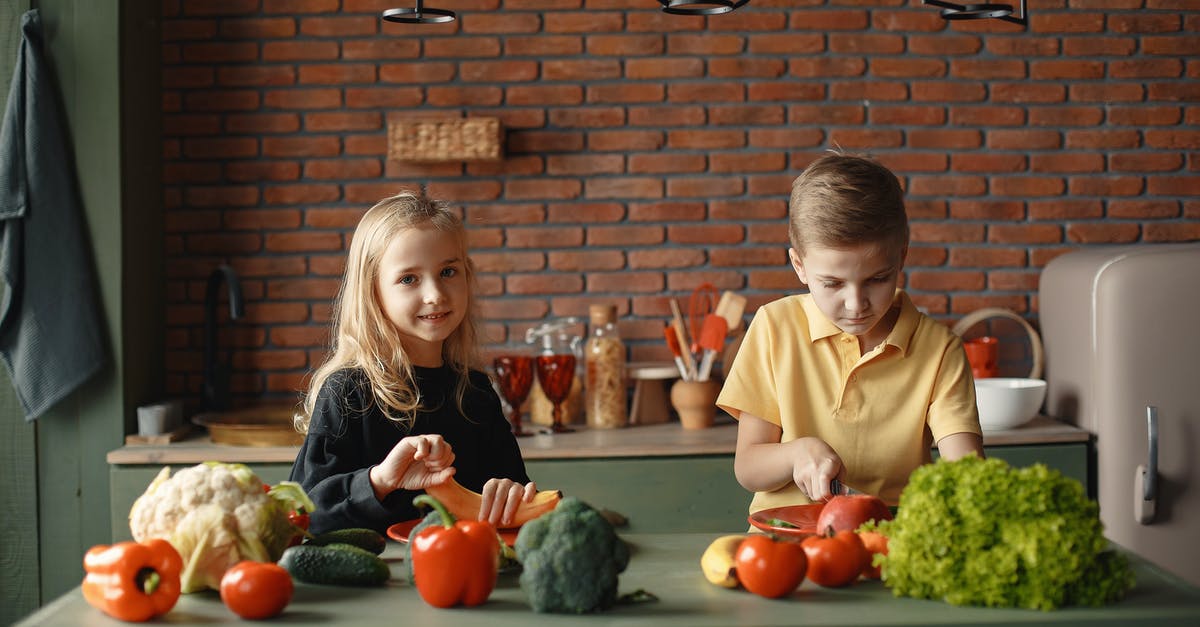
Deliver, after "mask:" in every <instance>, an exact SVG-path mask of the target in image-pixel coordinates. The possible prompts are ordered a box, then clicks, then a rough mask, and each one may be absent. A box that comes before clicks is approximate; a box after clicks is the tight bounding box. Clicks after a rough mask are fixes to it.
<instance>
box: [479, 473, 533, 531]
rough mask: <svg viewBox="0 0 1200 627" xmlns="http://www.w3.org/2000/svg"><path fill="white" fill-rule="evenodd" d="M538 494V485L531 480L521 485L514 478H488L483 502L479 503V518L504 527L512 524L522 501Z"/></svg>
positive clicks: (526, 500) (501, 527) (484, 488)
mask: <svg viewBox="0 0 1200 627" xmlns="http://www.w3.org/2000/svg"><path fill="white" fill-rule="evenodd" d="M535 494H537V485H536V484H534V482H532V481H530V482H529V483H526V484H525V485H521V484H519V483H517V482H516V481H513V480H512V479H497V478H492V479H488V480H487V483H485V484H483V502H482V503H480V505H479V520H486V521H488V522H490V523H492V524H493V525H495V526H496V527H497V528H500V529H503V528H504V527H507V526H509V525H511V524H512V520H513V516H514V515H516V513H517V507H518V506H519V505H520V504H521V501H525V502H527V503H528V502H529V501H532V500H533V497H534V495H535Z"/></svg>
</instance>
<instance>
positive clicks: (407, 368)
mask: <svg viewBox="0 0 1200 627" xmlns="http://www.w3.org/2000/svg"><path fill="white" fill-rule="evenodd" d="M414 228H434V229H437V230H439V231H443V232H446V233H450V234H453V235H454V237H455V238H456V239H457V240H458V243H459V247H460V248H461V250H462V259H463V266H464V274H465V275H466V276H465V278H466V281H467V285H468V286H469V287H468V290H467V303H466V312H467V313H466V316H465V317H464V318H463V321H462V323H461V324H459V326H458V328H457V329H455V330H454V331H453V332H452V333H451V334H450V336H449V337H447V338H446V341H445V342H444V343H443V344H442V358H443V360H444V361H445V363H446V365H447V366H449V367H450V368H451V370H453V371H454V372H455V373H456V374H457V375H458V377H457V378H458V383H457V386H456V389H455V402H456V403H457V405H458V407H459V410H460V411H461V410H462V400H463V396H464V395H465V393H466V390H467V386H468V385H469V384H470V381H469V372H470V369H471V366H472V365H474V364H476V363H477V362H478V352H477V350H478V348H477V338H478V327H477V324H478V323H477V322H476V312H475V307H476V304H475V295H474V292H475V290H474V287H475V269H474V266H473V265H472V263H471V260H470V258H468V257H467V234H466V229H465V228H464V227H463V223H462V220H460V219H459V217H458V216H457V215H455V214H454V213H453V212H452V211H451V210H450V209H449V208H448V207H447V206H446V205H445V204H444V203H441V202H438V201H434V200H430V199H429V198H427V197H426V196H425V194H424V192H422V193H420V194H413V193H411V192H401V193H400V194H397V195H395V196H392V197H390V198H385V199H383V200H381V201H379V202H378V203H376V204H375V206H374V207H371V208H370V209H369V210H368V211H367V212H366V213H365V214H364V215H363V217H362V219H361V220H360V221H359V223H358V227H357V228H356V229H355V230H354V239H353V240H352V241H351V242H350V251H349V253H348V254H347V256H346V272H345V276H344V278H343V279H342V286H341V290H340V291H339V293H338V296H337V299H336V300H335V301H334V307H333V337H332V338H331V339H332V346H331V348H330V354H329V357H328V358H326V360H325V363H323V364H322V365H321V367H320V368H318V369H317V371H316V372H315V373H314V374H313V377H312V381H311V382H310V383H309V385H308V393H307V394H306V396H305V399H304V408H303V413H302V414H301V415H298V416H296V429H297V430H298V431H300V432H301V433H307V432H308V426H309V423H310V422H311V420H312V413H313V410H314V409H315V405H316V402H317V395H318V393H319V392H320V391H321V386H323V385H324V384H325V381H326V380H328V379H329V377H330V375H332V374H333V373H335V372H337V371H339V370H342V369H345V368H359V369H361V370H362V371H363V372H364V373H366V377H367V380H368V382H369V384H370V388H371V398H372V399H374V402H375V403H377V404H378V406H379V407H380V408H381V409H382V410H383V413H384V414H385V415H386V416H387V417H388V418H389V419H390V420H393V421H396V422H399V423H401V424H404V425H406V426H410V425H411V424H412V421H413V420H414V419H415V417H416V413H417V409H418V408H419V407H420V405H421V398H420V395H419V392H418V391H417V389H416V382H415V380H414V378H413V366H412V362H411V360H410V359H409V357H408V355H407V354H406V353H405V352H404V347H403V345H402V344H401V342H400V335H399V334H398V333H397V332H396V329H395V327H394V326H393V325H392V323H391V322H390V321H389V320H388V319H387V316H386V315H385V314H384V312H383V306H382V304H381V302H380V300H379V294H378V291H377V289H376V281H377V279H378V277H379V265H380V259H381V257H382V256H383V253H384V251H385V250H386V249H387V246H388V244H390V243H391V242H392V240H393V239H394V238H396V237H403V235H404V232H405V231H407V230H409V229H414Z"/></svg>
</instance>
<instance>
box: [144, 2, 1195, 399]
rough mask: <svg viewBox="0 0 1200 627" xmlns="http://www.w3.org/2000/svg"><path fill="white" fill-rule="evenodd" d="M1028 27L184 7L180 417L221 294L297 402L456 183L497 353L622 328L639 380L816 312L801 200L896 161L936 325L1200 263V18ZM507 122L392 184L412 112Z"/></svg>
mask: <svg viewBox="0 0 1200 627" xmlns="http://www.w3.org/2000/svg"><path fill="white" fill-rule="evenodd" d="M1030 4H1031V6H1030V14H1031V18H1030V22H1031V23H1030V26H1029V28H1028V29H1027V30H1025V29H1022V28H1020V27H1018V26H1014V25H1011V24H1006V23H1002V22H998V21H988V22H974V23H968V22H955V23H949V22H945V21H943V20H942V19H941V18H940V17H939V16H938V11H937V9H936V8H934V7H922V6H920V3H919V2H918V1H917V0H910V1H904V0H830V1H829V2H825V1H822V0H751V3H750V4H749V5H748V6H746V7H744V8H743V9H741V10H739V11H737V12H736V13H734V14H730V15H725V16H716V17H711V18H696V17H682V16H672V15H666V14H663V13H661V12H660V11H658V10H657V8H658V4H657V2H655V0H429V5H430V6H437V7H440V8H447V9H452V10H456V11H458V12H459V20H458V21H457V22H454V23H452V24H449V25H426V26H419V25H396V24H388V23H383V22H382V21H381V20H379V19H378V16H379V15H380V13H381V12H382V10H383V9H385V8H389V7H392V6H409V5H410V3H408V2H406V0H382V1H376V0H341V1H339V0H222V1H210V0H168V1H166V2H164V4H163V12H164V20H163V61H164V73H163V84H164V87H163V98H162V102H163V111H164V116H165V118H164V135H165V136H164V145H163V158H164V163H165V180H164V182H163V191H164V202H165V211H166V225H167V227H166V228H167V232H166V238H165V239H166V242H165V245H166V249H167V258H168V286H167V291H168V300H169V302H168V303H167V321H168V322H167V325H168V327H167V329H166V333H167V343H168V354H167V359H166V361H167V369H168V372H169V387H170V390H169V393H171V394H174V395H195V394H196V393H197V391H198V389H199V383H200V371H201V360H202V350H201V347H202V333H201V328H202V323H203V306H202V303H203V295H204V280H205V278H206V276H207V274H208V272H209V271H210V270H211V269H212V268H214V267H215V266H216V265H217V264H219V263H230V264H232V265H233V266H234V267H235V268H236V269H237V271H238V272H239V273H240V275H241V277H242V286H243V289H244V291H245V294H246V299H247V315H246V317H245V318H244V319H243V320H241V321H239V322H238V324H237V325H235V326H234V327H233V329H232V330H229V329H227V330H226V331H225V332H223V334H222V339H221V341H222V342H223V343H224V344H225V345H232V346H234V347H235V353H234V363H235V369H236V374H235V377H234V382H233V385H234V389H235V392H236V394H237V395H238V397H239V400H241V401H246V400H249V399H252V398H255V397H265V396H280V397H287V396H289V395H292V394H294V392H295V391H296V390H298V389H300V388H301V387H302V384H303V380H304V376H305V374H306V373H307V372H308V371H309V369H310V368H312V367H313V366H314V365H315V364H316V363H318V361H319V360H320V359H321V357H322V355H323V354H324V351H325V344H326V342H327V326H328V321H329V312H330V301H331V299H332V298H333V296H334V295H335V293H336V291H337V286H338V283H339V278H340V277H339V274H340V271H341V269H342V263H343V255H344V250H345V247H346V243H347V239H348V237H349V235H350V233H351V232H352V230H353V227H354V225H355V223H356V222H357V220H358V218H359V216H361V214H362V212H363V211H365V209H366V208H367V207H369V206H370V205H371V204H372V203H373V202H374V201H376V200H378V199H379V198H381V197H383V196H386V195H390V194H392V193H394V192H395V191H397V190H399V189H401V188H405V187H408V188H412V187H414V186H416V185H419V184H427V185H428V187H429V190H430V192H431V194H432V195H434V196H436V197H441V198H444V199H447V200H450V201H453V202H454V203H455V204H457V205H459V206H461V207H462V210H463V213H464V216H465V218H466V220H467V222H468V224H469V225H470V234H471V244H472V248H473V258H474V259H475V261H476V263H477V264H478V266H479V268H480V269H481V274H480V279H481V281H480V288H481V290H482V296H483V298H482V302H483V313H484V316H485V318H486V328H487V331H488V333H489V335H490V336H491V338H492V339H493V340H494V341H496V342H500V341H504V340H506V339H508V338H509V337H518V336H520V335H521V334H522V333H523V332H524V329H526V328H527V327H529V326H530V325H531V324H534V323H535V322H537V321H539V320H541V319H542V318H543V317H548V316H565V315H582V314H586V308H587V305H588V304H590V303H594V302H600V301H611V302H615V303H616V304H617V305H618V307H619V310H620V314H621V316H622V326H621V328H622V332H623V333H624V335H625V337H626V338H628V339H629V343H630V345H631V348H630V356H631V358H632V359H638V360H641V359H658V358H663V357H664V356H665V355H666V349H665V347H664V346H663V343H662V342H661V341H660V339H661V327H662V322H663V320H664V319H665V318H666V317H667V316H668V315H669V310H668V302H667V299H668V297H671V296H674V297H679V298H681V299H683V300H684V301H685V302H686V297H687V295H688V293H689V292H690V290H691V289H692V288H693V287H695V286H696V285H698V284H700V283H702V282H711V283H713V284H714V285H715V286H717V287H718V288H720V289H732V290H738V291H740V292H742V293H744V294H746V295H747V296H749V298H750V304H751V307H750V311H753V309H754V307H756V306H758V305H759V304H761V303H763V302H766V301H769V300H772V299H775V298H777V297H779V296H781V295H783V294H786V293H789V292H793V291H796V290H797V288H798V281H797V280H796V278H795V276H794V274H792V272H791V271H790V269H789V268H788V267H787V266H786V265H785V264H786V254H785V247H786V232H785V229H784V226H783V222H784V218H785V213H786V198H787V194H788V190H789V186H790V183H791V180H792V179H793V178H794V177H795V175H796V174H797V173H798V172H799V171H800V170H801V169H803V167H804V166H805V165H806V164H807V163H808V162H809V161H810V160H811V159H812V158H813V157H814V155H817V154H819V153H821V152H822V151H824V150H826V149H828V148H830V147H832V146H835V145H837V146H841V147H843V148H845V149H848V150H853V151H860V152H869V153H871V154H873V155H875V156H876V157H877V158H879V159H880V160H881V161H883V162H884V163H886V164H887V165H889V166H890V167H891V168H893V169H894V170H895V171H896V173H897V174H898V175H899V176H900V178H901V179H902V181H903V182H904V184H905V186H906V188H907V190H908V193H909V196H908V208H909V213H910V217H911V220H912V232H913V240H914V242H913V247H912V250H911V253H910V256H909V262H908V267H907V269H906V270H907V272H906V281H907V285H908V288H909V290H910V292H911V293H912V295H913V299H914V300H915V301H916V302H917V303H918V305H919V306H921V307H923V308H925V309H926V310H927V311H929V312H930V313H931V314H933V315H935V316H937V317H939V318H940V319H943V320H945V321H946V322H948V323H950V322H953V321H954V320H956V319H958V318H959V317H961V316H962V315H963V314H965V313H967V312H970V311H972V310H975V309H978V308H981V307H988V306H996V307H1006V308H1009V309H1012V310H1014V311H1017V312H1019V313H1021V314H1022V315H1025V316H1027V317H1029V318H1030V319H1035V318H1036V315H1037V299H1036V294H1037V286H1038V273H1039V271H1040V270H1041V268H1042V267H1043V266H1044V265H1045V264H1046V263H1047V262H1048V261H1050V260H1051V259H1053V258H1054V257H1055V256H1057V255H1060V254H1063V253H1064V252H1068V251H1071V250H1076V249H1080V248H1084V247H1089V246H1100V245H1107V244H1124V243H1134V242H1147V243H1149V242H1166V241H1193V240H1198V239H1200V105H1198V104H1197V103H1198V102H1200V80H1198V79H1200V60H1198V59H1200V11H1198V10H1197V9H1198V8H1200V7H1198V5H1197V4H1196V3H1195V2H1194V1H1193V0H1145V1H1143V0H1070V1H1063V0H1031V2H1030ZM430 114H445V115H461V114H465V115H489V116H498V117H499V118H501V120H502V122H503V124H504V126H505V128H506V129H507V133H506V152H507V155H506V157H505V159H504V160H503V161H502V162H498V163H474V164H463V163H445V164H435V165H417V164H411V163H397V162H389V161H388V160H387V159H386V126H387V120H388V119H389V117H392V116H414V115H419V116H427V115H430Z"/></svg>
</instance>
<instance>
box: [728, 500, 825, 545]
mask: <svg viewBox="0 0 1200 627" xmlns="http://www.w3.org/2000/svg"><path fill="white" fill-rule="evenodd" d="M823 507H825V504H824V503H809V504H807V505H787V506H784V507H772V508H770V509H764V510H759V511H757V512H754V513H753V514H750V516H749V517H748V518H747V519H748V520H749V521H750V524H751V525H754V526H755V527H756V528H758V529H761V530H763V531H766V532H767V533H775V534H779V535H781V536H793V537H803V536H811V535H813V534H815V533H817V517H818V516H820V515H821V508H823ZM773 519H778V520H781V521H783V522H786V523H790V524H792V525H795V527H786V526H780V525H776V524H771V521H772V520H773Z"/></svg>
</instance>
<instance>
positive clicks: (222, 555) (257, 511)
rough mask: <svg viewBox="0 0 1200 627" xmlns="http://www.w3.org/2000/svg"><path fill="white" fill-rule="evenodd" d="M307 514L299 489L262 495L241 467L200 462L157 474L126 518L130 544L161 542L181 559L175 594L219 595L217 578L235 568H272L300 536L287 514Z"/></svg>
mask: <svg viewBox="0 0 1200 627" xmlns="http://www.w3.org/2000/svg"><path fill="white" fill-rule="evenodd" d="M300 508H304V509H305V511H312V510H313V509H315V507H314V506H313V503H312V501H311V500H310V499H309V498H308V496H307V495H306V494H304V490H302V489H301V488H300V486H299V484H296V483H292V482H290V481H282V482H280V483H279V484H277V485H276V486H274V487H272V488H271V489H270V491H269V492H264V491H263V483H262V481H261V480H259V478H258V477H256V476H255V475H254V473H253V472H252V471H251V470H250V469H249V468H247V467H246V466H245V465H243V464H223V463H218V462H205V463H203V464H198V465H196V466H192V467H190V468H185V469H183V470H180V471H179V472H178V473H176V474H175V476H171V469H170V467H165V468H163V469H162V471H161V472H159V473H158V476H157V477H155V478H154V481H152V482H150V485H149V486H148V487H147V488H146V492H145V493H144V494H142V495H141V496H140V497H138V499H137V501H135V502H134V503H133V508H132V509H131V510H130V511H129V530H130V532H132V534H133V537H134V539H135V540H137V541H138V542H144V541H146V540H149V539H150V538H163V539H165V540H167V541H168V542H170V543H171V545H172V546H174V547H175V550H176V551H178V552H179V555H180V556H181V557H182V558H183V564H184V567H183V572H182V573H181V575H180V579H181V587H182V591H183V592H196V591H198V590H203V589H205V588H212V589H214V590H218V589H220V586H221V577H222V576H223V575H224V574H225V571H226V570H228V569H229V568H231V567H233V566H234V565H235V564H237V563H238V562H240V561H242V560H254V561H257V562H274V561H275V560H277V559H279V557H280V555H282V554H283V550H284V549H285V548H287V545H288V543H289V542H290V541H291V540H292V538H293V537H294V536H295V535H296V534H297V533H303V530H302V529H301V528H299V527H298V526H296V525H295V524H293V523H292V522H290V521H289V520H288V514H289V512H292V511H295V510H297V509H300Z"/></svg>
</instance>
